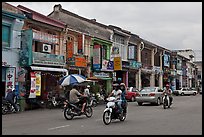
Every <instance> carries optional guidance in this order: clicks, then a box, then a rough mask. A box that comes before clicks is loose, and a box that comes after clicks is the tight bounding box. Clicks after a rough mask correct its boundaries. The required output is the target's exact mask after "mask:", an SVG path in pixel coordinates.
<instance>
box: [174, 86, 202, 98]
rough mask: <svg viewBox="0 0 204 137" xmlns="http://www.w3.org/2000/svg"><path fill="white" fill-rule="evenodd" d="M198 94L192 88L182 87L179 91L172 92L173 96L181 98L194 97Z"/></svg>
mask: <svg viewBox="0 0 204 137" xmlns="http://www.w3.org/2000/svg"><path fill="white" fill-rule="evenodd" d="M197 93H198V91H197V90H195V89H193V88H191V89H190V88H187V87H183V88H180V89H179V90H175V91H173V94H174V95H177V96H178V95H181V96H183V95H194V96H195V95H196V94H197Z"/></svg>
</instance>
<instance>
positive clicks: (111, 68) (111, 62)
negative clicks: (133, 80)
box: [107, 61, 114, 70]
mask: <svg viewBox="0 0 204 137" xmlns="http://www.w3.org/2000/svg"><path fill="white" fill-rule="evenodd" d="M107 69H108V70H113V69H114V63H113V61H109V62H108V65H107Z"/></svg>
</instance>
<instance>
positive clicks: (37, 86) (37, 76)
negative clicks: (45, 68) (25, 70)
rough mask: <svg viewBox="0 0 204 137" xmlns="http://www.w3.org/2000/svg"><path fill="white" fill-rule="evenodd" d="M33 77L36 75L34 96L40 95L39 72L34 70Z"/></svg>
mask: <svg viewBox="0 0 204 137" xmlns="http://www.w3.org/2000/svg"><path fill="white" fill-rule="evenodd" d="M35 77H36V96H40V95H41V72H40V71H38V72H37V71H36V72H35Z"/></svg>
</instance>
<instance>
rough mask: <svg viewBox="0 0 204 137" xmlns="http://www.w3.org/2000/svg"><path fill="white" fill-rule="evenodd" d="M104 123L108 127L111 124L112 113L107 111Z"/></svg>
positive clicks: (104, 114)
mask: <svg viewBox="0 0 204 137" xmlns="http://www.w3.org/2000/svg"><path fill="white" fill-rule="evenodd" d="M103 122H104V124H106V125H109V124H110V123H111V113H110V111H105V112H104V113H103Z"/></svg>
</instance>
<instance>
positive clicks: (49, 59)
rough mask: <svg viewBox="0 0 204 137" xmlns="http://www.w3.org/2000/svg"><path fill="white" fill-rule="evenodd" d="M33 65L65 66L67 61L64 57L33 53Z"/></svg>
mask: <svg viewBox="0 0 204 137" xmlns="http://www.w3.org/2000/svg"><path fill="white" fill-rule="evenodd" d="M33 64H37V65H48V66H64V65H65V60H64V56H63V55H55V54H46V53H40V52H33Z"/></svg>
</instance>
